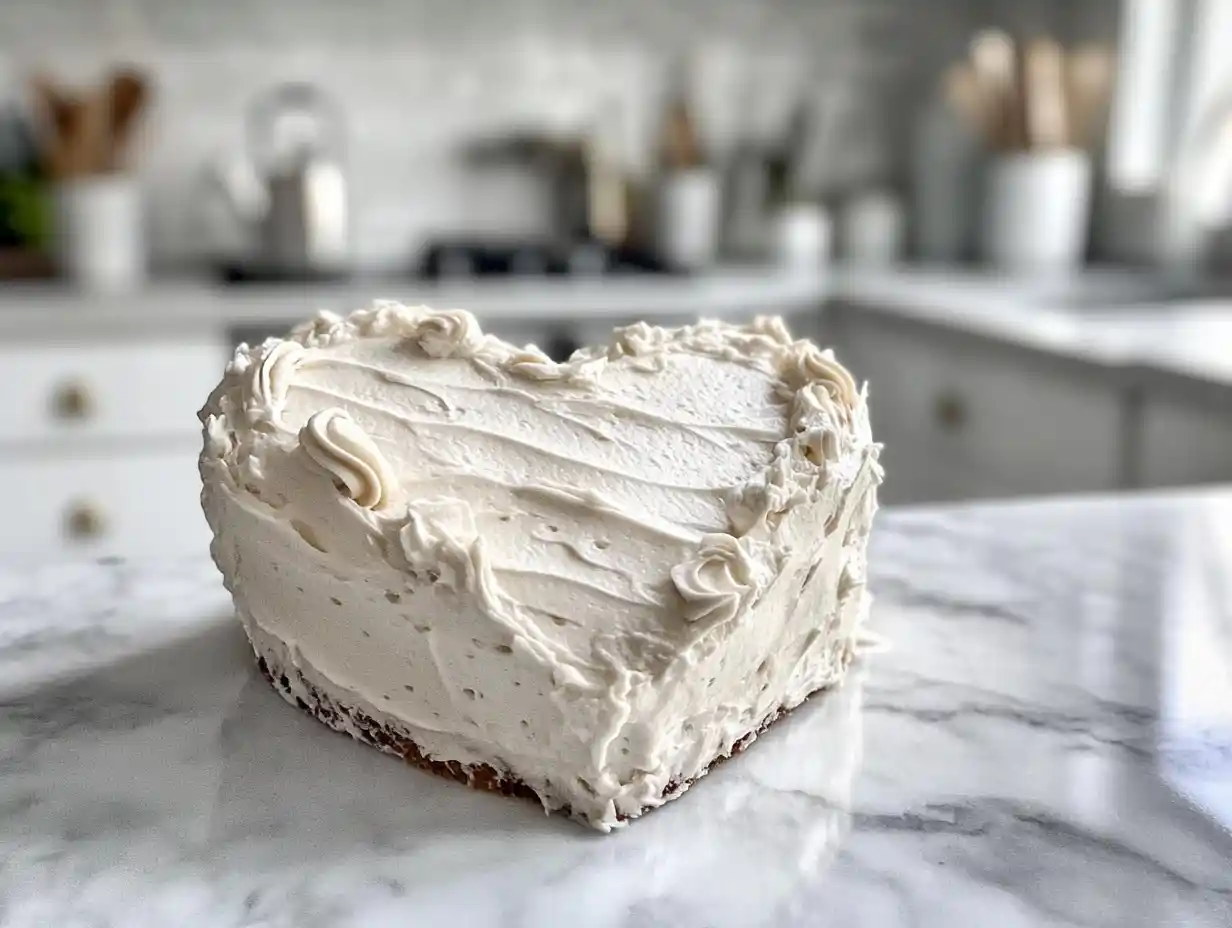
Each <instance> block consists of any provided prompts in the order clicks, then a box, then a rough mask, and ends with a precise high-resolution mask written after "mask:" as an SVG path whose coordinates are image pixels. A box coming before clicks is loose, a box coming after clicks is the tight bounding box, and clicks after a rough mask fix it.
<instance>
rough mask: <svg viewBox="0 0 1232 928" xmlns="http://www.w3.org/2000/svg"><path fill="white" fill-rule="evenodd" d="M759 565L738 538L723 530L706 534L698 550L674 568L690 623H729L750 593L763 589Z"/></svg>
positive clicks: (684, 613) (676, 584)
mask: <svg viewBox="0 0 1232 928" xmlns="http://www.w3.org/2000/svg"><path fill="white" fill-rule="evenodd" d="M760 573H761V572H760V571H759V570H758V565H757V564H756V562H755V561H754V560H753V558H751V557H750V556H749V554H748V552H747V551H745V549H744V547H743V546H742V545H741V544H740V541H739V539H736V538H733V537H732V536H731V535H727V534H723V533H715V534H711V535H703V536H702V541H701V544H700V546H699V547H698V550H697V553H696V554H694V555H693V557H691V558H690V559H689V560H687V561H685V562H683V563H681V564H677V565H676V566H675V567H673V568H672V571H671V576H672V583H674V584H675V586H676V590H677V592H679V593H680V598H681V599H683V600H684V610H683V612H682V615H683V616H684V618H685V621H688V622H703V621H704V622H707V623H715V622H728V621H731V620H732V619H734V618H735V617H736V616H737V615H738V614H739V612H740V607H741V605H742V604H743V603H744V600H745V598H746V597H747V596H749V595H750V594H752V593H756V592H757V591H758V590H759V589H760V588H761V577H760Z"/></svg>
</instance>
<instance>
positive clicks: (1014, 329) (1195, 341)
mask: <svg viewBox="0 0 1232 928" xmlns="http://www.w3.org/2000/svg"><path fill="white" fill-rule="evenodd" d="M1223 286H1226V287H1232V283H1229V284H1226V285H1223ZM830 287H831V289H830V294H831V296H832V297H834V298H836V299H840V300H844V301H847V302H849V303H852V304H855V305H856V306H857V307H860V308H863V309H867V310H870V311H874V312H882V313H887V314H890V315H892V316H897V317H901V318H905V319H913V320H917V321H920V322H924V323H927V324H929V325H935V326H942V327H946V328H950V329H954V330H957V331H960V332H970V333H973V334H976V335H982V336H985V337H987V338H991V339H995V340H998V341H1002V342H1007V343H1010V344H1014V345H1018V346H1021V347H1024V348H1029V349H1033V350H1037V351H1044V352H1048V353H1050V354H1056V355H1062V356H1066V357H1070V358H1074V359H1076V360H1079V361H1083V362H1085V363H1087V364H1094V365H1098V366H1101V367H1105V368H1109V369H1112V370H1115V371H1117V372H1120V373H1126V374H1128V375H1130V376H1139V377H1140V376H1142V375H1145V376H1148V377H1149V376H1151V375H1164V376H1173V377H1182V378H1185V379H1189V380H1198V381H1201V382H1204V383H1209V384H1214V385H1216V386H1227V387H1232V350H1229V346H1230V345H1232V296H1221V295H1217V294H1218V292H1219V289H1220V287H1219V285H1214V284H1191V285H1186V286H1181V285H1176V286H1175V287H1170V286H1169V285H1167V284H1166V283H1164V282H1162V281H1161V280H1160V279H1159V278H1158V277H1157V276H1155V275H1152V274H1148V273H1145V272H1134V271H1123V270H1094V271H1087V272H1084V273H1083V274H1080V275H1078V276H1076V277H1073V278H1060V279H1047V278H1045V279H1040V280H1035V279H1024V280H1015V279H1013V278H1007V277H1005V276H1003V275H998V274H993V273H990V272H986V271H984V272H981V271H976V270H953V269H929V268H901V269H898V270H895V271H892V272H884V271H877V272H846V273H839V274H837V275H835V276H834V278H833V279H832V280H831V281H830ZM1230 292H1232V291H1230Z"/></svg>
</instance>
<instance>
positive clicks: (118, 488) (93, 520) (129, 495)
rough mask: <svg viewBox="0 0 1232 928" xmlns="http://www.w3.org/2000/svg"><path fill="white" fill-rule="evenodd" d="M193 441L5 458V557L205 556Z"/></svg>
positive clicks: (1, 528) (0, 475) (0, 537)
mask: <svg viewBox="0 0 1232 928" xmlns="http://www.w3.org/2000/svg"><path fill="white" fill-rule="evenodd" d="M199 446H200V442H199V441H198V440H196V439H194V438H189V439H186V440H184V441H182V442H179V443H178V445H177V446H175V447H168V448H155V449H146V448H133V447H127V448H122V449H121V448H117V449H113V450H92V449H86V448H80V449H76V450H75V451H73V453H71V454H68V453H66V454H58V455H44V454H36V455H32V456H28V457H23V456H13V457H7V458H5V459H3V460H0V486H3V487H5V488H6V489H7V492H6V499H5V506H4V509H5V512H4V519H3V520H2V521H0V556H6V555H36V556H42V555H51V554H61V555H81V556H89V557H96V556H103V555H118V556H122V557H142V556H149V557H165V556H176V555H185V554H204V553H205V552H206V551H207V550H208V549H209V538H210V535H209V529H208V528H207V527H206V523H205V517H204V516H203V515H202V514H201V506H200V504H199V502H198V500H199V498H200V481H199V479H198V477H197V453H198V449H199Z"/></svg>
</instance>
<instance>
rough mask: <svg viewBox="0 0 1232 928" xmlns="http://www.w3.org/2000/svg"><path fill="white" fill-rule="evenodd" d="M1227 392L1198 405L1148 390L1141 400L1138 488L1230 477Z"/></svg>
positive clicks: (1231, 431)
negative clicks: (1221, 400) (1220, 400)
mask: <svg viewBox="0 0 1232 928" xmlns="http://www.w3.org/2000/svg"><path fill="white" fill-rule="evenodd" d="M1229 409H1232V397H1229V401H1228V405H1224V406H1221V407H1219V408H1216V407H1215V406H1214V405H1206V404H1199V403H1197V402H1194V401H1191V400H1189V399H1183V398H1181V397H1171V396H1167V395H1155V394H1151V393H1148V394H1147V396H1146V397H1144V399H1143V403H1142V433H1141V456H1140V458H1139V460H1140V462H1141V463H1140V473H1139V477H1140V481H1141V484H1142V486H1144V487H1166V486H1177V485H1184V484H1196V483H1226V482H1228V481H1230V480H1232V415H1229V413H1228V410H1229Z"/></svg>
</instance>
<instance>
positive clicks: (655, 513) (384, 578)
mask: <svg viewBox="0 0 1232 928" xmlns="http://www.w3.org/2000/svg"><path fill="white" fill-rule="evenodd" d="M202 420H203V423H204V433H205V441H204V450H203V453H202V458H201V472H202V479H203V483H204V489H203V504H204V506H205V510H206V514H207V517H208V518H209V521H210V524H211V526H212V528H213V530H214V536H215V539H214V545H213V552H214V556H215V559H216V561H217V562H218V564H219V566H220V568H221V569H222V572H223V575H224V578H225V579H226V581H227V583H228V586H229V588H230V589H231V590H232V593H233V595H234V597H235V601H236V605H237V610H238V612H239V614H240V616H241V618H242V619H243V621H244V623H245V627H246V629H247V630H248V633H249V635H250V637H251V638H252V640H253V642H254V646H256V647H257V648H258V650H263V653H265V652H269V653H273V651H275V650H276V651H277V652H278V653H279V654H283V655H285V657H286V659H288V660H291V661H293V662H294V663H295V664H296V666H297V667H298V668H299V669H300V671H301V673H303V674H304V675H305V677H306V678H307V679H311V680H312V681H313V685H314V686H316V687H318V689H320V690H321V691H323V692H325V693H327V694H328V695H330V696H332V697H333V698H335V699H337V700H338V701H340V702H342V703H344V704H347V705H351V706H354V707H356V708H358V709H360V710H361V711H363V712H365V713H366V714H369V715H371V716H372V717H373V718H376V719H378V720H381V721H383V722H386V723H387V724H389V725H390V726H391V727H394V728H396V729H397V730H401V731H404V732H405V733H406V735H407V736H408V737H410V738H411V739H413V740H414V741H415V742H416V743H417V744H418V745H419V746H420V747H421V748H422V749H423V750H424V752H425V753H426V754H427V755H428V756H429V757H432V758H434V759H438V760H442V761H458V762H460V763H463V764H475V763H486V764H489V765H491V766H493V767H495V768H497V769H498V770H503V771H508V772H509V773H511V774H512V775H514V776H516V777H517V778H519V779H520V780H522V781H523V782H525V783H526V784H527V785H529V786H530V787H531V788H532V789H534V790H535V791H536V792H537V793H538V794H539V795H540V797H541V798H542V799H543V802H544V804H545V806H547V807H548V808H563V807H567V808H569V809H570V810H571V812H572V813H573V814H574V815H575V816H577V817H579V818H581V819H583V820H585V821H587V822H589V823H590V824H592V825H594V826H595V827H599V828H602V829H607V828H610V827H611V826H613V825H614V824H617V823H618V822H619V821H622V820H624V819H625V818H627V817H629V816H632V815H636V814H638V813H639V812H640V811H642V809H644V808H646V807H650V806H654V805H658V804H660V803H661V802H663V801H665V799H666V798H671V796H673V795H674V794H675V792H676V791H678V789H679V786H680V784H682V783H686V782H688V781H690V780H692V779H694V778H696V777H697V776H699V775H701V774H702V773H704V772H705V770H706V767H707V765H708V764H709V763H710V762H711V761H712V760H713V759H714V758H715V757H716V756H719V755H722V754H725V753H726V752H728V751H730V749H731V747H732V745H733V744H734V743H735V742H737V741H739V740H740V739H741V738H744V737H745V736H747V735H748V734H749V733H750V732H752V731H754V730H756V729H757V728H758V727H759V725H760V724H761V723H762V722H763V721H764V720H765V719H766V718H767V717H769V716H771V715H773V714H774V713H775V712H777V711H778V710H779V709H780V708H782V707H786V708H791V707H792V706H794V705H796V704H797V703H799V702H800V701H801V700H803V699H804V698H805V697H806V696H807V695H808V694H809V693H811V692H813V691H814V690H816V689H818V688H821V687H824V686H827V685H829V684H831V683H834V682H836V681H837V680H838V679H839V678H840V677H841V675H842V673H843V671H844V669H845V667H846V665H847V663H848V661H849V660H850V657H851V655H852V653H853V652H854V650H855V649H856V647H857V642H858V634H859V632H858V626H859V623H860V621H861V619H862V617H863V615H864V612H865V610H866V608H867V594H866V592H865V588H864V582H863V577H864V558H865V544H866V538H867V534H868V529H869V525H870V522H871V518H872V514H873V511H874V509H875V506H876V503H875V498H876V497H875V488H876V484H877V483H878V482H879V481H880V468H879V466H878V464H877V454H878V448H877V446H876V445H875V444H874V443H873V441H872V437H871V432H870V430H869V426H868V415H867V403H866V397H865V393H864V392H862V391H860V390H858V389H857V386H856V384H855V382H854V380H853V379H852V378H851V375H850V374H849V373H848V372H847V371H846V370H845V369H844V368H843V367H842V366H841V365H840V364H839V363H838V362H837V361H836V360H835V359H834V357H833V355H832V353H830V352H823V351H821V350H819V349H817V348H816V347H815V346H813V345H812V344H811V343H808V342H805V341H793V340H792V338H791V336H790V334H789V333H788V332H787V330H786V328H785V327H784V326H783V323H782V321H781V320H778V319H767V318H761V319H758V320H756V321H754V322H753V323H751V324H749V325H747V326H731V325H726V324H723V323H719V322H710V321H703V322H700V323H698V324H696V325H692V326H686V327H683V328H678V329H663V328H658V327H655V326H651V325H647V324H645V323H639V324H637V325H634V326H629V327H626V328H624V329H620V330H617V332H616V333H615V335H614V337H613V339H612V341H611V343H610V344H608V345H604V346H595V347H592V348H587V349H583V350H581V351H578V352H576V353H575V354H574V355H573V356H572V357H571V358H570V359H569V360H568V361H565V362H555V361H553V360H551V359H550V358H548V357H547V356H546V355H545V354H543V352H541V351H539V350H538V349H537V348H534V347H533V346H527V347H524V348H519V347H516V346H513V345H510V344H508V343H506V342H503V341H501V340H500V339H497V338H495V337H493V336H490V335H484V334H483V333H482V331H481V329H480V327H479V325H478V323H477V322H476V321H475V319H474V317H472V316H471V315H470V314H469V313H466V312H462V311H447V312H433V311H431V310H428V309H425V308H422V307H420V308H411V307H404V306H400V305H398V304H394V303H378V304H376V305H374V306H373V307H372V308H370V309H366V310H361V311H358V312H356V313H352V314H351V315H350V316H347V317H345V318H341V317H337V316H333V315H329V314H322V315H320V316H318V317H317V318H316V319H315V320H313V321H311V322H309V323H306V324H304V325H302V326H299V327H297V328H296V329H294V330H293V331H292V333H291V335H290V336H289V338H287V339H285V340H277V339H275V340H270V341H268V342H266V343H265V344H263V345H260V346H257V347H255V348H249V347H247V346H242V347H241V348H240V349H239V350H238V351H237V352H236V355H235V358H234V360H233V361H232V363H231V365H230V366H229V368H228V370H227V374H226V376H225V377H224V379H223V381H222V383H221V384H220V385H219V387H218V389H216V390H215V391H214V393H213V395H212V396H211V398H210V400H209V402H208V403H207V405H206V407H205V409H203V410H202Z"/></svg>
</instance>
